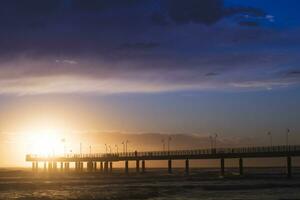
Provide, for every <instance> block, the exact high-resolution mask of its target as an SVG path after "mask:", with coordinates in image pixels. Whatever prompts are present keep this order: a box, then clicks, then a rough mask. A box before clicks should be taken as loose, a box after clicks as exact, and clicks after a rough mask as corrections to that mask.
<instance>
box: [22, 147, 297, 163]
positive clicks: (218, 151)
mask: <svg viewBox="0 0 300 200" xmlns="http://www.w3.org/2000/svg"><path fill="white" fill-rule="evenodd" d="M290 153H291V154H293V153H296V154H300V145H288V146H287V145H282V146H261V147H241V148H210V149H195V150H175V151H174V150H173V151H146V152H138V151H135V152H122V153H94V154H65V155H48V156H41V155H35V154H29V155H27V156H26V160H27V161H30V160H51V159H74V160H76V159H112V160H126V159H127V158H135V157H144V158H145V157H146V158H147V157H149V158H151V157H156V158H158V157H176V156H179V157H183V156H186V157H193V156H211V157H213V156H219V157H221V156H226V155H233V156H234V155H241V156H242V155H245V154H253V156H255V155H260V154H268V155H269V154H274V155H276V154H277V155H281V154H290Z"/></svg>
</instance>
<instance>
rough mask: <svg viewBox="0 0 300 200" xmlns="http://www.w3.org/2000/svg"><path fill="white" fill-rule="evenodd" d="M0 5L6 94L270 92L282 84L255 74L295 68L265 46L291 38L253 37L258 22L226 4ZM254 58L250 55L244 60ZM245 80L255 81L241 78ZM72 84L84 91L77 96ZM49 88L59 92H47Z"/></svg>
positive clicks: (263, 33) (208, 0)
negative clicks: (194, 90) (235, 88)
mask: <svg viewBox="0 0 300 200" xmlns="http://www.w3.org/2000/svg"><path fill="white" fill-rule="evenodd" d="M41 2H43V3H41ZM0 4H1V5H2V6H1V7H0V11H1V12H0V15H1V16H2V17H1V18H0V26H1V32H0V77H1V80H0V86H3V87H2V88H4V89H5V91H4V92H6V91H15V92H19V91H28V92H29V93H30V92H33V93H38V92H39V91H40V90H41V89H40V88H42V86H41V87H39V86H40V85H45V84H46V89H45V90H44V91H47V92H52V91H57V90H58V91H74V90H79V91H86V90H87V91H99V92H107V91H121V92H122V91H126V92H127V91H134V92H135V91H149V92H151V91H166V90H176V89H182V88H184V89H185V88H189V89H190V88H197V89H198V88H209V87H217V86H220V87H230V86H231V85H232V84H235V85H239V86H247V87H248V86H249V87H251V86H254V87H255V86H256V85H259V86H261V87H264V86H265V85H266V84H264V79H265V80H267V82H268V83H267V85H270V84H271V85H272V84H281V83H282V82H284V84H286V82H287V81H288V80H287V79H285V80H284V81H282V80H277V78H278V76H279V75H278V76H277V75H273V76H272V75H269V74H265V73H261V74H260V70H261V69H260V67H261V68H263V69H266V68H272V67H273V68H275V69H276V70H277V69H278V68H279V67H278V68H277V67H276V66H277V65H281V66H284V65H286V63H288V62H289V60H290V58H291V57H293V60H295V62H297V61H298V58H297V57H296V56H295V55H294V51H293V50H291V52H288V53H281V54H279V53H274V52H272V51H270V50H269V49H270V48H269V47H270V45H272V49H273V48H275V49H276V48H277V49H278V48H285V49H292V48H290V47H293V48H294V49H295V47H294V46H296V45H297V44H299V42H298V41H299V37H298V35H299V34H298V32H297V31H295V32H294V33H291V34H288V36H289V37H286V36H285V37H283V36H282V34H280V33H278V31H276V30H273V29H267V28H265V27H264V23H262V24H261V25H260V26H257V27H256V25H258V24H254V23H252V22H253V21H255V22H257V23H259V20H260V18H262V17H258V16H263V15H264V12H262V11H261V10H259V9H256V8H250V7H228V6H225V5H224V2H223V1H222V0H185V1H183V0H181V1H180V0H138V1H135V0H90V1H87V0H44V1H38V0H27V1H22V0H19V1H18V0H12V1H8V0H7V1H1V2H0ZM236 15H237V16H236ZM244 15H245V16H246V15H247V16H248V15H253V17H249V19H246V18H247V17H245V16H244ZM225 18H226V20H223V19H225ZM153 21H155V22H156V23H159V24H160V25H163V26H157V25H154V24H153ZM250 22H251V23H250ZM199 24H204V25H206V26H201V25H199ZM238 24H239V25H238ZM227 25H229V26H227ZM240 25H242V26H247V27H249V26H254V27H256V28H251V27H249V28H243V27H241V26H240ZM291 35H293V37H290V36H291ZM287 38H288V39H287ZM251 48H253V49H254V50H255V52H254V53H253V51H252V52H248V51H249V49H251ZM274 66H275V67H274ZM247 70H253V71H254V72H258V74H256V73H254V75H253V74H251V73H249V75H247V73H245V74H244V73H242V72H243V71H247ZM241 71H242V72H241ZM251 72H252V71H251ZM65 76H66V77H67V78H66V79H64V78H61V79H59V77H65ZM275 76H276V81H274V82H273V80H274V77H275ZM281 76H282V74H281ZM78 77H81V78H82V81H83V82H84V83H83V82H82V83H81V85H80V87H79V86H78V88H76V84H74V81H75V82H76V80H77V79H78ZM52 78H53V79H52ZM295 79H296V78H295ZM295 79H293V82H295V81H296V80H295ZM49 80H51V82H52V83H53V84H54V83H55V84H61V85H56V86H53V85H51V84H49V87H47V84H48V83H49ZM289 80H290V79H289ZM66 82H67V83H66ZM244 82H246V83H245V84H241V83H244ZM258 82H259V83H258ZM23 85H24V86H28V88H29V89H24V88H22V87H20V86H23ZM66 85H67V86H68V87H69V88H65V87H64V86H66ZM103 85H105V86H106V87H105V88H104V87H103ZM29 86H30V87H29ZM108 86H111V87H108ZM8 88H10V89H8ZM0 93H1V91H0Z"/></svg>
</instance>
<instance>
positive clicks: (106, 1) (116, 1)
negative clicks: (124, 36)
mask: <svg viewBox="0 0 300 200" xmlns="http://www.w3.org/2000/svg"><path fill="white" fill-rule="evenodd" d="M146 1H147V0H146ZM142 2H145V0H142V1H141V0H88V1H86V0H73V1H72V3H71V7H72V8H74V9H75V10H84V11H102V10H105V9H111V8H124V7H127V6H132V5H135V4H139V3H142Z"/></svg>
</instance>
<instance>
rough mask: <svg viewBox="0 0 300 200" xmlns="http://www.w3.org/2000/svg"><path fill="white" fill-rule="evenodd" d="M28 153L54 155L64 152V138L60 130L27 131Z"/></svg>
mask: <svg viewBox="0 0 300 200" xmlns="http://www.w3.org/2000/svg"><path fill="white" fill-rule="evenodd" d="M26 135H27V137H28V138H27V139H28V144H29V147H28V153H30V154H35V155H41V156H54V155H61V154H63V153H64V144H63V142H64V139H63V136H62V134H61V132H60V131H59V130H56V129H50V128H48V129H43V130H39V129H38V130H29V131H28V132H27V133H26Z"/></svg>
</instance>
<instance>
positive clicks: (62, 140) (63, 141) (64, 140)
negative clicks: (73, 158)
mask: <svg viewBox="0 0 300 200" xmlns="http://www.w3.org/2000/svg"><path fill="white" fill-rule="evenodd" d="M61 142H62V143H63V144H64V155H65V156H66V151H67V150H66V139H65V138H63V139H61Z"/></svg>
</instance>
